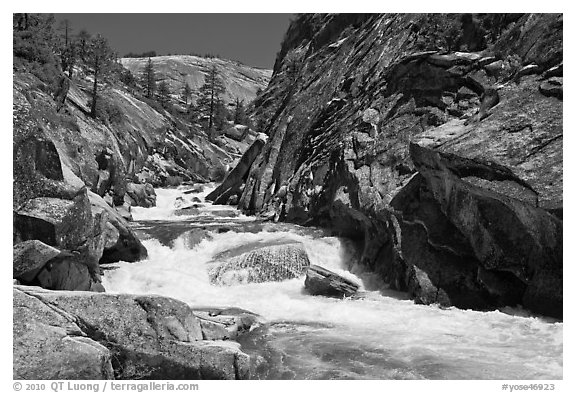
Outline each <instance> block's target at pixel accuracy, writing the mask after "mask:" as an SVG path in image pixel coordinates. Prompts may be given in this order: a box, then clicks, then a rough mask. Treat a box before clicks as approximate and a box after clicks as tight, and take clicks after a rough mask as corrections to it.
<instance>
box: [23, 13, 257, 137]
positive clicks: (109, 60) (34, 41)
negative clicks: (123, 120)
mask: <svg viewBox="0 0 576 393" xmlns="http://www.w3.org/2000/svg"><path fill="white" fill-rule="evenodd" d="M13 49H14V51H13V53H14V68H15V69H18V68H22V67H23V68H25V69H26V70H28V71H30V72H31V73H32V74H34V75H35V76H36V77H38V78H39V79H40V80H41V81H43V82H45V83H46V85H47V86H48V89H49V90H50V93H52V95H53V96H54V97H55V99H56V100H58V97H59V96H62V93H61V92H62V91H66V92H67V90H68V87H69V84H70V81H72V80H74V79H75V78H77V76H78V74H79V73H82V74H83V75H87V76H90V77H91V79H90V80H91V89H90V98H91V100H90V105H89V107H90V113H89V115H90V116H92V117H93V118H97V117H100V116H101V112H102V111H108V112H110V110H111V109H110V108H107V107H106V105H107V104H106V103H105V102H104V100H103V99H102V96H101V92H102V89H106V87H107V86H108V85H110V84H111V83H114V82H121V83H122V84H124V85H125V86H126V88H128V90H129V91H130V92H131V93H132V94H135V95H136V96H138V98H141V99H143V100H144V101H145V102H146V103H147V104H149V105H151V106H152V107H153V108H155V109H156V110H166V111H167V112H169V113H171V114H172V115H175V116H177V117H179V118H181V119H185V120H187V121H190V122H192V123H196V124H200V125H201V126H202V128H203V129H204V130H205V131H206V134H207V135H208V136H209V138H210V139H211V140H214V139H215V138H216V137H217V136H218V134H219V133H220V132H222V131H223V130H224V129H225V128H226V127H227V126H228V125H229V124H230V123H233V124H242V125H246V126H249V127H251V126H252V124H251V120H250V118H249V116H248V115H247V113H246V107H245V103H244V102H243V101H241V100H238V99H237V100H236V102H234V103H229V104H226V103H225V102H224V100H223V98H222V97H223V95H224V94H225V92H226V88H225V85H224V83H223V81H222V78H221V75H220V72H219V70H218V69H217V68H216V66H215V65H213V66H212V67H211V68H210V69H209V70H208V73H207V75H206V76H205V81H204V84H203V85H202V86H201V87H200V88H199V89H198V90H197V91H194V90H193V89H192V88H191V87H190V86H189V85H188V84H187V83H186V82H185V81H184V82H183V84H182V88H181V89H180V91H174V92H173V91H171V89H170V86H169V84H168V82H167V81H166V80H165V79H163V78H162V77H161V75H158V73H157V72H156V70H155V67H154V63H153V61H152V57H154V56H153V55H155V52H154V51H149V52H145V53H146V54H148V55H149V56H148V61H147V62H146V64H145V66H144V67H143V69H142V70H141V71H140V73H139V74H138V75H133V74H132V73H131V72H130V71H129V70H127V69H126V68H124V67H123V66H122V64H121V63H120V59H119V56H118V53H117V52H115V51H114V50H113V49H112V48H111V46H110V44H109V43H108V40H107V39H106V38H105V37H103V36H101V35H100V34H95V35H92V34H90V33H89V32H87V31H86V30H84V29H82V30H80V31H79V32H78V33H75V32H74V30H73V27H72V26H71V23H70V22H69V21H68V20H63V21H61V22H59V23H57V22H56V20H55V18H54V16H53V15H51V14H25V13H16V14H13ZM133 56H134V55H133ZM134 57H140V56H134ZM259 93H261V92H259ZM194 97H195V98H196V99H195V100H194V99H193V98H194ZM64 99H65V94H64ZM64 99H62V102H61V106H63V104H64ZM229 108H230V109H229Z"/></svg>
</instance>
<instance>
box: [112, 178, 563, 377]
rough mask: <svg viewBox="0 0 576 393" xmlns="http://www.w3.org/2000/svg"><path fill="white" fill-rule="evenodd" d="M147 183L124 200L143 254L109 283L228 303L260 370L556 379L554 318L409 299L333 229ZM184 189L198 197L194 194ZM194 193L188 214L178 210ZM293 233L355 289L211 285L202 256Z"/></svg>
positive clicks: (269, 373)
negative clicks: (139, 195) (262, 215)
mask: <svg viewBox="0 0 576 393" xmlns="http://www.w3.org/2000/svg"><path fill="white" fill-rule="evenodd" d="M187 188H189V187H186V186H181V187H180V188H178V189H157V190H156V192H157V195H158V198H157V206H156V207H153V208H148V209H145V208H134V209H133V216H134V219H135V222H134V228H135V229H136V231H137V233H138V235H139V236H140V238H141V239H143V244H144V245H145V246H146V248H147V249H148V253H149V257H148V259H147V260H144V261H141V262H137V263H125V262H119V263H116V264H114V266H113V267H112V269H108V270H106V272H105V275H104V279H103V284H104V286H105V288H106V290H107V291H108V292H111V293H135V294H159V295H165V296H170V297H173V298H176V299H179V300H182V301H184V302H186V303H188V304H190V305H191V306H193V307H203V306H222V307H239V308H243V309H247V310H250V311H252V312H254V313H257V314H259V315H260V316H261V320H262V325H261V326H260V327H257V328H255V329H254V330H253V331H251V332H250V333H248V334H247V335H245V336H244V337H243V338H242V339H241V344H242V348H243V350H244V351H245V352H246V353H249V354H250V355H252V358H253V363H254V368H255V370H256V373H255V376H254V377H255V378H261V379H334V378H346V379H561V378H562V376H563V374H562V356H563V338H562V335H563V323H561V322H558V321H555V320H552V319H548V318H542V317H537V316H533V315H531V314H530V313H528V312H525V311H523V310H520V309H512V308H506V309H502V310H499V311H491V312H478V311H470V310H459V309H456V308H440V307H437V306H424V305H416V304H414V303H413V302H412V301H411V300H409V299H408V298H407V297H406V295H405V294H402V293H399V292H395V291H391V290H387V289H385V285H384V284H382V283H380V282H379V281H378V279H377V278H375V277H374V276H373V275H371V274H370V273H368V272H364V271H363V270H362V268H361V267H360V266H358V265H357V264H356V261H355V260H356V258H355V252H354V251H353V247H352V246H351V244H350V243H348V242H347V241H346V240H344V239H340V238H337V237H333V236H329V234H328V233H326V232H325V231H323V230H320V229H315V228H304V227H300V226H297V225H292V224H285V223H282V224H274V223H261V222H258V221H256V220H255V219H254V218H253V217H247V216H244V215H242V214H239V213H238V212H237V210H236V209H235V208H233V207H230V206H213V205H211V204H210V203H206V202H205V201H204V197H205V196H206V195H207V194H208V192H210V191H211V189H212V188H211V187H206V188H205V190H204V191H203V192H201V193H188V194H185V193H184V191H186V189H187ZM193 198H198V199H196V200H195V201H193ZM194 203H196V205H197V206H196V208H193V209H192V210H191V211H190V215H186V214H185V215H178V214H177V213H176V211H177V209H178V208H180V207H182V206H190V205H192V204H194ZM286 240H290V241H296V242H301V243H302V244H303V245H304V247H305V249H306V251H307V253H308V255H309V258H310V261H311V263H313V264H317V265H321V266H324V267H326V268H328V269H330V270H332V271H334V272H337V273H339V274H342V275H344V276H346V277H348V278H350V279H352V280H354V281H356V282H358V283H359V284H360V285H361V290H363V291H365V295H364V296H363V297H362V298H360V299H344V300H341V299H333V298H325V297H320V296H310V295H308V294H306V293H305V292H304V291H303V286H304V278H303V277H301V278H295V279H291V280H285V281H281V282H267V283H252V284H243V285H232V286H216V285H212V284H210V282H209V279H208V274H207V271H208V269H209V267H210V263H211V261H212V259H213V258H214V257H215V256H216V255H218V254H220V253H222V252H224V251H226V250H229V249H232V248H234V247H238V246H241V245H244V244H247V243H262V244H267V243H277V242H279V241H286Z"/></svg>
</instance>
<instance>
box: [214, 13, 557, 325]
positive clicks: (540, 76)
mask: <svg viewBox="0 0 576 393" xmlns="http://www.w3.org/2000/svg"><path fill="white" fill-rule="evenodd" d="M562 20H563V17H562V15H558V14H514V15H501V14H499V15H495V14H491V15H487V14H482V15H468V14H467V15H457V14H450V15H438V14H436V15H415V14H381V15H333V14H330V15H319V14H316V15H310V14H308V15H301V16H299V17H298V18H297V19H296V20H295V21H294V22H293V23H292V25H291V27H290V28H289V30H288V32H287V34H286V37H285V39H284V42H283V44H282V48H281V51H280V53H279V55H278V58H277V60H276V64H275V67H274V74H273V77H272V80H271V82H270V85H269V87H268V89H267V90H266V91H265V92H264V93H263V94H262V96H261V97H260V98H259V99H258V100H257V101H256V103H255V115H256V116H259V117H263V118H265V119H267V133H268V134H269V139H268V142H267V143H266V144H265V145H264V147H263V148H262V151H261V153H260V154H259V155H258V157H256V159H255V160H254V162H253V164H252V165H251V168H250V170H249V173H248V175H247V178H246V181H245V184H244V188H243V191H242V195H241V197H240V199H239V201H238V204H239V207H240V208H242V209H243V210H245V211H246V212H249V213H258V214H261V215H263V216H265V217H274V219H278V220H286V221H291V222H296V223H300V224H312V225H320V226H326V227H329V228H332V230H334V232H336V233H337V234H339V235H342V236H347V237H350V238H352V239H355V240H357V241H358V242H359V243H360V244H362V247H363V248H362V250H361V252H362V256H361V263H363V264H364V265H365V266H367V267H368V268H370V269H372V270H373V271H375V272H376V273H378V274H379V275H380V276H381V277H382V278H383V279H384V280H385V281H386V282H388V283H390V285H391V287H392V288H395V289H399V290H403V291H408V292H410V293H411V294H412V295H413V297H414V298H415V300H416V301H418V302H422V303H426V304H427V303H432V302H437V303H441V304H445V305H456V306H459V307H463V308H475V309H491V308H494V307H498V306H502V305H516V304H522V305H523V306H525V307H528V308H530V309H532V310H534V311H536V312H539V313H543V314H546V315H552V316H556V317H561V309H562V307H561V303H562V285H561V283H562V264H561V260H562V258H561V255H562V242H561V238H562V222H561V218H562V95H561V93H558V91H560V92H561V84H562V82H561V76H562V66H561V64H562V23H563V22H562ZM432 25H434V26H436V27H434V28H432V27H431V26H432ZM537 37H539V38H537ZM535 47H538V48H540V49H539V50H536V49H534V48H535ZM559 79H560V80H559ZM558 87H560V90H558ZM416 145H417V146H416ZM411 146H412V147H411ZM418 146H420V147H421V149H419V148H418ZM433 152H437V153H438V154H440V155H439V156H436V155H434V154H436V153H433ZM225 202H226V201H223V202H222V203H225ZM553 216H554V217H553ZM556 218H558V219H556ZM536 256H538V257H539V258H541V259H540V260H539V261H536V260H535V258H536ZM536 298H538V300H536Z"/></svg>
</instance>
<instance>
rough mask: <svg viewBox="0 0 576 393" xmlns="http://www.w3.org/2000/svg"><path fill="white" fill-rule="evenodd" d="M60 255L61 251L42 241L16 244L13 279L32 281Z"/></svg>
mask: <svg viewBox="0 0 576 393" xmlns="http://www.w3.org/2000/svg"><path fill="white" fill-rule="evenodd" d="M60 254H61V251H60V250H58V249H56V248H54V247H52V246H49V245H47V244H44V243H42V242H41V241H40V240H26V241H24V242H22V243H18V244H15V245H14V250H13V259H12V266H13V277H14V278H15V279H18V280H20V281H24V282H26V281H28V282H29V281H32V280H33V279H34V277H36V275H37V274H38V272H39V271H40V269H42V268H43V267H44V265H46V263H47V262H48V261H50V260H51V259H54V258H56V257H57V256H59V255H60Z"/></svg>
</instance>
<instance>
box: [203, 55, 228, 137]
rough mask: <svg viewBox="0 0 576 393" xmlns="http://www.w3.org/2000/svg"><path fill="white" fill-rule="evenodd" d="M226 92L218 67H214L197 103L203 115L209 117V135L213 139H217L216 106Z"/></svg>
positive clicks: (207, 76) (205, 81)
mask: <svg viewBox="0 0 576 393" xmlns="http://www.w3.org/2000/svg"><path fill="white" fill-rule="evenodd" d="M225 91H226V89H225V87H224V83H222V80H221V79H220V76H219V74H218V70H217V69H216V66H212V68H211V69H210V71H209V73H208V75H206V78H205V80H204V84H203V85H202V86H201V87H200V90H199V91H198V95H199V97H198V102H197V105H198V107H199V110H200V112H201V113H202V115H204V116H206V117H208V135H209V136H210V138H211V139H214V137H215V130H214V123H215V122H214V117H215V114H216V107H217V105H216V104H217V103H218V102H219V101H220V97H221V96H222V94H224V92H225ZM222 106H223V105H222ZM225 110H226V108H224V111H225Z"/></svg>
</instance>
